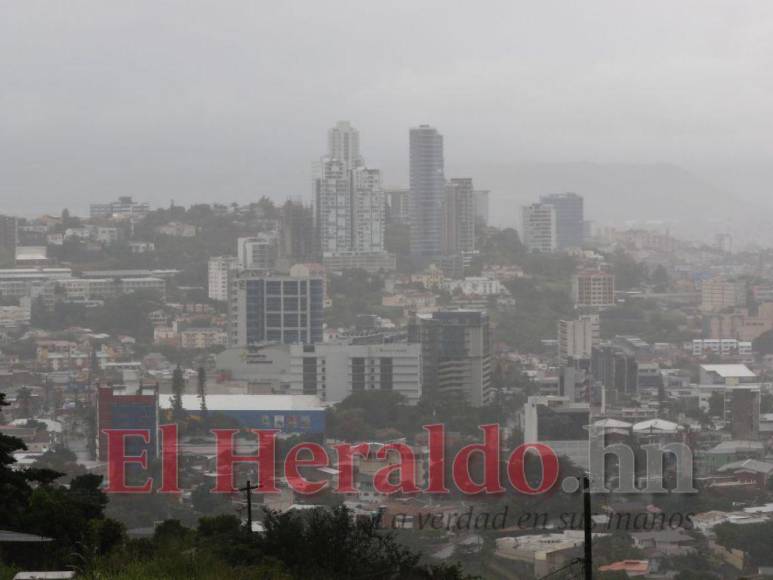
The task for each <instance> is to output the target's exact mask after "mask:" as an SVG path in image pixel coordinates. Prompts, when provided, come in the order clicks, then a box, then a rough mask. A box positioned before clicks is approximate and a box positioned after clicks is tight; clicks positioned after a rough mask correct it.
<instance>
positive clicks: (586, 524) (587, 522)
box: [248, 473, 593, 580]
mask: <svg viewBox="0 0 773 580" xmlns="http://www.w3.org/2000/svg"><path fill="white" fill-rule="evenodd" d="M248 485H249V482H248ZM582 504H583V530H584V532H585V558H584V568H585V580H593V546H592V545H591V542H592V540H593V535H592V534H591V526H592V525H593V524H592V522H591V511H590V476H589V475H588V474H587V473H586V474H584V475H583V476H582Z"/></svg>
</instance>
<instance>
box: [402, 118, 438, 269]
mask: <svg viewBox="0 0 773 580" xmlns="http://www.w3.org/2000/svg"><path fill="white" fill-rule="evenodd" d="M409 147H410V153H409V161H410V170H409V174H410V190H411V255H412V256H414V257H415V258H418V259H431V258H434V257H437V256H439V255H440V254H441V252H442V248H441V243H442V228H443V213H442V212H443V197H444V193H445V187H446V179H445V173H444V161H443V136H442V135H441V134H440V133H438V132H437V130H436V129H435V128H433V127H430V126H429V125H421V126H420V127H414V128H412V129H411V130H410V134H409Z"/></svg>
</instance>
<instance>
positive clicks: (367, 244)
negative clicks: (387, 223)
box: [352, 167, 385, 254]
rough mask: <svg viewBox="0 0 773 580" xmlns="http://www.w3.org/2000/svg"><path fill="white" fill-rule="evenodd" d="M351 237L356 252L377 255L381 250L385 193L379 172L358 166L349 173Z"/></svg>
mask: <svg viewBox="0 0 773 580" xmlns="http://www.w3.org/2000/svg"><path fill="white" fill-rule="evenodd" d="M352 189H353V200H354V203H353V210H354V211H353V213H354V215H353V229H354V231H353V235H352V246H353V248H352V249H353V250H354V251H355V252H360V253H365V254H380V253H382V252H383V251H384V211H385V205H384V203H385V202H384V191H383V190H382V188H381V172H380V171H379V170H378V169H368V168H367V167H357V168H356V169H354V170H353V171H352Z"/></svg>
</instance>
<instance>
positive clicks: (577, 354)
mask: <svg viewBox="0 0 773 580" xmlns="http://www.w3.org/2000/svg"><path fill="white" fill-rule="evenodd" d="M599 343H600V331H599V317H598V315H596V314H587V315H583V316H580V317H579V318H578V319H576V320H559V321H558V356H559V358H560V359H561V360H562V361H563V360H565V359H566V358H568V357H571V358H574V359H589V358H590V357H591V350H592V349H593V347H594V346H598V345H599Z"/></svg>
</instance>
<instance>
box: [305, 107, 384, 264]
mask: <svg viewBox="0 0 773 580" xmlns="http://www.w3.org/2000/svg"><path fill="white" fill-rule="evenodd" d="M359 143H360V138H359V133H358V131H357V130H356V129H355V128H354V127H352V126H351V125H350V124H349V123H348V122H346V121H341V122H339V123H338V124H337V125H336V126H335V127H333V128H332V129H330V131H329V132H328V153H327V156H325V157H323V158H322V160H321V162H320V165H319V169H318V170H317V175H316V176H315V179H314V205H315V220H316V226H317V231H318V235H319V246H320V251H321V252H322V257H323V263H324V258H325V257H330V258H332V257H338V258H342V257H346V258H350V260H349V261H352V263H354V262H356V261H358V259H359V257H361V255H362V254H383V252H384V211H385V206H384V192H383V189H382V187H381V172H380V171H379V170H377V169H369V168H367V167H366V166H365V162H364V160H363V159H362V157H361V156H360V144H359Z"/></svg>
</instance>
